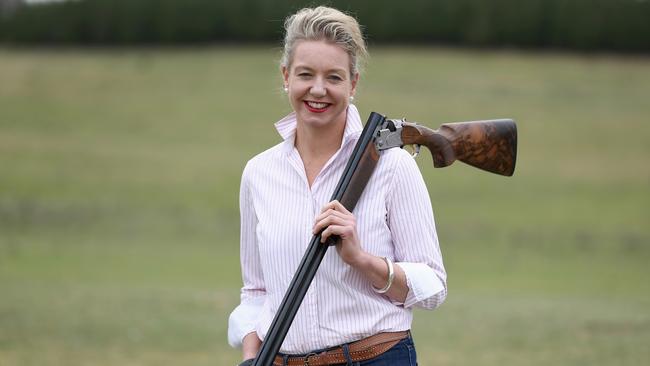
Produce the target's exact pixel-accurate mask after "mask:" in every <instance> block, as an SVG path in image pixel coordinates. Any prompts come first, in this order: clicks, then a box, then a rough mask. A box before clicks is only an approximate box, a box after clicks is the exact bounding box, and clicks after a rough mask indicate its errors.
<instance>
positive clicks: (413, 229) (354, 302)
mask: <svg viewBox="0 0 650 366" xmlns="http://www.w3.org/2000/svg"><path fill="white" fill-rule="evenodd" d="M275 126H276V128H277V130H278V132H279V133H280V135H281V136H282V138H283V139H284V141H283V142H281V143H280V144H278V145H276V146H274V147H272V148H271V149H269V150H266V151H264V152H262V153H261V154H259V155H257V156H255V157H254V158H253V159H251V160H250V161H249V162H248V164H247V165H246V168H245V169H244V172H243V175H242V181H241V191H240V210H241V267H242V277H243V282H244V286H243V287H242V289H241V304H240V305H239V306H238V307H237V308H236V309H235V310H234V311H233V312H232V314H231V315H230V320H229V327H228V339H229V343H230V344H231V345H232V346H233V347H238V346H240V345H241V342H242V339H243V337H244V336H245V335H246V334H248V333H250V332H253V331H256V332H257V335H258V336H259V337H260V338H261V339H264V337H265V335H266V333H267V331H268V329H269V326H270V324H271V321H272V320H273V316H274V315H275V313H276V311H277V309H278V307H279V305H280V302H281V301H282V298H283V296H284V293H285V291H286V289H287V287H288V286H289V282H290V281H291V279H292V277H293V275H294V273H295V271H296V268H297V267H298V263H299V262H300V260H301V258H302V256H303V254H304V252H305V250H306V248H307V245H308V244H309V241H310V239H311V237H312V232H311V230H312V226H313V224H314V219H315V217H316V216H317V214H318V213H319V212H320V209H321V208H322V207H323V206H324V205H325V204H326V203H327V202H328V201H329V199H330V197H331V195H332V192H333V191H334V187H335V186H336V183H337V182H338V180H339V178H340V176H341V174H342V172H343V169H344V168H345V165H346V163H347V161H348V158H349V157H350V155H351V153H352V150H353V148H354V145H355V143H356V141H357V139H358V138H359V135H360V134H361V130H362V128H363V126H362V123H361V120H360V117H359V112H358V111H357V109H356V107H354V106H353V105H350V106H349V108H348V113H347V122H346V127H345V131H344V135H343V141H342V144H341V147H340V149H339V150H338V151H337V152H336V153H335V154H334V155H333V156H332V157H331V158H330V159H329V161H328V162H327V163H326V164H325V166H324V167H323V169H322V170H321V172H320V173H319V174H318V176H317V177H316V179H315V180H314V182H313V184H312V186H311V188H310V187H309V185H308V183H307V177H306V174H305V169H304V166H303V164H302V160H301V158H300V155H299V153H298V151H297V150H296V148H295V147H294V136H295V129H296V119H295V115H294V114H293V113H292V114H290V115H288V116H287V117H285V118H283V119H282V120H280V121H279V122H277V123H276V124H275ZM353 213H354V214H355V216H356V219H357V232H358V235H359V238H360V241H361V245H362V247H363V249H364V250H365V251H367V252H369V253H371V254H373V255H376V256H380V257H388V258H390V259H392V260H393V262H395V263H396V264H397V265H399V266H400V267H401V268H402V269H403V270H404V272H405V274H406V279H407V284H408V287H409V292H408V295H407V298H406V300H405V302H404V303H403V304H402V303H397V302H394V301H391V300H390V299H389V298H388V297H386V296H384V295H380V294H378V293H376V292H375V291H373V289H372V285H371V284H370V282H369V281H368V280H367V279H366V278H365V277H364V276H363V274H362V273H361V272H359V271H357V270H355V269H354V268H352V267H350V266H348V265H347V264H345V263H344V262H343V261H342V260H341V258H340V257H339V256H338V253H337V252H336V250H334V249H331V250H328V252H327V254H326V255H325V258H324V259H323V262H322V263H321V266H320V267H319V269H318V272H317V273H316V276H315V278H314V281H313V282H312V284H311V286H310V288H309V290H308V291H307V295H306V296H305V299H304V301H303V303H302V305H301V307H300V309H299V310H298V313H297V315H296V318H295V320H294V322H293V324H292V326H291V329H290V330H289V333H288V334H287V337H286V339H285V341H284V343H283V344H282V347H281V352H284V353H294V354H295V353H307V352H309V351H312V350H316V349H322V348H326V347H331V346H335V345H338V344H342V343H347V342H351V341H354V340H357V339H361V338H365V337H367V336H370V335H373V334H376V333H379V332H385V331H400V330H406V329H410V328H411V321H412V318H413V314H412V307H414V306H417V307H422V308H426V309H434V308H436V307H437V306H438V305H440V304H441V303H442V302H443V301H444V299H445V296H446V294H447V291H446V273H445V269H444V267H443V263H442V256H441V254H440V248H439V246H438V237H437V234H436V229H435V224H434V219H433V213H432V210H431V203H430V200H429V194H428V192H427V189H426V186H425V184H424V181H423V179H422V175H421V174H420V171H419V169H418V167H417V165H416V163H415V161H414V160H413V159H412V158H411V157H410V155H409V154H408V152H406V151H404V150H402V149H397V148H395V149H390V150H386V151H383V152H382V153H381V158H380V159H379V163H378V165H377V168H376V170H375V172H374V173H373V175H372V178H371V179H370V181H369V183H368V185H367V186H366V189H365V191H364V193H363V195H362V196H361V198H360V199H359V202H358V203H357V206H356V208H355V210H354V212H353Z"/></svg>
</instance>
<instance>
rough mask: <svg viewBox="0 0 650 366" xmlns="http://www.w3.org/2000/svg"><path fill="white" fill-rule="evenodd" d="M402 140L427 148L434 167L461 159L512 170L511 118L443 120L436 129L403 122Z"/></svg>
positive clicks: (514, 154) (513, 133)
mask: <svg viewBox="0 0 650 366" xmlns="http://www.w3.org/2000/svg"><path fill="white" fill-rule="evenodd" d="M402 142H403V143H404V145H423V146H426V147H427V148H429V150H430V151H431V155H432V156H433V166H434V167H436V168H442V167H446V166H449V165H451V164H452V163H453V162H454V161H456V160H460V161H462V162H463V163H466V164H469V165H471V166H473V167H476V168H479V169H483V170H486V171H488V172H492V173H496V174H500V175H505V176H511V175H512V174H513V173H514V171H515V161H516V158H517V125H515V122H514V121H513V120H511V119H498V120H489V121H472V122H458V123H445V124H443V125H442V126H440V128H439V129H437V130H432V129H430V128H427V127H424V126H420V125H417V124H415V123H409V122H404V123H403V124H402Z"/></svg>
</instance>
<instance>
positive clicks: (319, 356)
mask: <svg viewBox="0 0 650 366" xmlns="http://www.w3.org/2000/svg"><path fill="white" fill-rule="evenodd" d="M408 336H409V331H408V330H405V331H402V332H385V333H379V334H375V335H373V336H370V337H368V338H364V339H361V340H358V341H356V342H352V343H350V344H349V345H348V347H349V352H350V358H352V362H359V361H365V360H369V359H371V358H374V357H377V356H379V355H381V354H382V353H384V352H386V351H388V350H389V349H391V348H392V347H393V346H394V345H396V344H397V343H399V341H401V340H402V339H404V338H406V337H408ZM287 361H288V362H287V365H288V366H321V365H336V364H341V363H346V362H348V360H347V358H346V357H345V353H344V352H343V347H342V346H338V347H336V348H333V349H330V350H327V351H323V352H320V353H310V354H308V355H305V356H289V358H288V360H287ZM273 365H274V366H282V365H284V363H283V357H280V356H276V357H275V360H274V361H273Z"/></svg>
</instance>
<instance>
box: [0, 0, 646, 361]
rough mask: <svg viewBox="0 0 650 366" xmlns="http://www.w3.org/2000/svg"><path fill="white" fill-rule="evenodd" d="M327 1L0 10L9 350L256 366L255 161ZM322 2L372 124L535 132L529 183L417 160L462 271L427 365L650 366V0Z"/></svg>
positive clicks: (0, 169) (0, 325)
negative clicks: (245, 341) (244, 261)
mask: <svg viewBox="0 0 650 366" xmlns="http://www.w3.org/2000/svg"><path fill="white" fill-rule="evenodd" d="M319 4H320V3H318V2H315V1H308V2H307V1H297V0H295V1H288V0H286V1H275V2H270V1H264V0H246V1H208V0H184V1H181V0H178V1H173V0H157V1H154V0H131V1H127V0H111V1H109V0H78V1H73V0H71V1H20V0H0V365H2V366H15V365H21V366H23V365H38V366H42V365H55V366H58V365H66V366H72V365H232V364H235V363H237V362H238V361H239V360H240V353H239V351H238V350H234V349H231V348H230V347H229V346H228V344H227V341H226V332H227V317H228V315H229V313H230V311H231V310H232V309H233V308H234V307H235V306H236V305H237V304H238V303H239V288H240V286H241V279H240V269H239V253H238V251H239V242H238V236H239V227H238V225H239V213H238V190H239V179H240V174H241V171H242V169H243V167H244V164H245V163H246V161H247V160H248V159H250V158H251V157H252V156H254V155H255V154H257V153H259V152H261V151H263V150H265V149H266V148H268V147H270V146H272V145H274V144H276V143H278V142H279V141H280V137H279V136H278V135H277V133H276V132H275V130H274V128H273V126H272V124H273V123H274V122H275V121H277V120H278V119H280V118H281V117H283V116H284V115H285V114H287V113H288V112H290V106H289V104H288V103H287V101H286V100H285V97H284V95H283V93H282V82H281V78H280V74H279V69H278V60H279V58H280V47H281V38H282V24H283V20H284V18H285V17H286V16H287V15H289V14H291V13H292V12H294V11H295V10H297V9H299V8H301V7H303V6H305V5H319ZM326 4H328V5H333V6H335V7H338V8H339V9H341V10H345V11H348V12H350V13H351V14H353V15H355V16H357V17H358V19H359V20H360V23H361V24H363V25H364V26H365V31H366V34H367V39H368V43H369V47H370V54H371V58H370V60H369V62H368V64H367V66H366V68H365V73H364V74H363V75H362V79H361V84H360V89H359V90H358V94H357V96H356V101H357V102H356V103H357V106H358V107H359V109H360V112H361V114H362V116H367V115H368V114H369V113H370V112H371V111H376V112H379V113H382V114H385V115H388V116H389V117H394V118H401V117H406V118H407V119H409V120H412V121H418V122H420V123H422V124H424V125H427V126H429V127H432V128H437V127H438V126H439V125H440V124H441V123H445V122H453V121H464V120H477V119H492V118H506V117H510V118H514V119H515V120H516V121H517V124H518V128H519V157H518V166H517V170H516V171H515V175H514V177H511V178H505V177H500V176H496V175H491V174H488V173H485V172H482V171H478V170H476V169H474V168H470V167H468V166H465V165H462V164H460V163H458V164H454V165H453V166H452V167H449V168H446V169H436V170H434V169H433V168H432V165H431V159H430V156H429V155H428V153H424V154H422V156H420V157H419V158H418V162H419V164H420V168H421V171H422V173H423V174H424V177H425V180H426V182H427V185H428V187H429V192H430V195H431V201H432V204H433V207H434V213H435V215H436V221H437V226H438V232H439V236H440V241H441V247H442V251H443V255H444V259H445V264H446V267H447V271H448V275H449V296H448V300H447V302H446V303H445V304H443V305H442V307H441V308H439V309H438V310H436V311H433V312H425V311H416V314H415V322H414V329H413V330H414V334H415V341H416V344H417V346H418V352H419V361H420V365H425V366H428V365H470V364H474V365H516V364H520V365H544V366H546V365H549V364H553V365H643V364H649V363H650V347H648V344H650V266H649V262H650V229H649V228H648V224H649V218H650V209H649V207H650V191H649V188H650V165H649V158H650V125H649V122H650V119H649V115H650V97H649V96H650V57H648V52H649V51H650V2H648V1H644V0H565V1H562V0H527V1H514V0H493V1H485V0H432V1H417V0H402V1H399V2H393V1H391V2H389V1H384V0H376V1H352V2H348V1H328V2H326Z"/></svg>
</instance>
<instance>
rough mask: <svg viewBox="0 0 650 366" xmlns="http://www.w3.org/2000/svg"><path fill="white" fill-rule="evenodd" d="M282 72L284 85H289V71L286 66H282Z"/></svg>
mask: <svg viewBox="0 0 650 366" xmlns="http://www.w3.org/2000/svg"><path fill="white" fill-rule="evenodd" d="M280 72H281V73H282V79H283V80H284V85H289V69H287V67H286V66H282V67H281V68H280Z"/></svg>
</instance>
